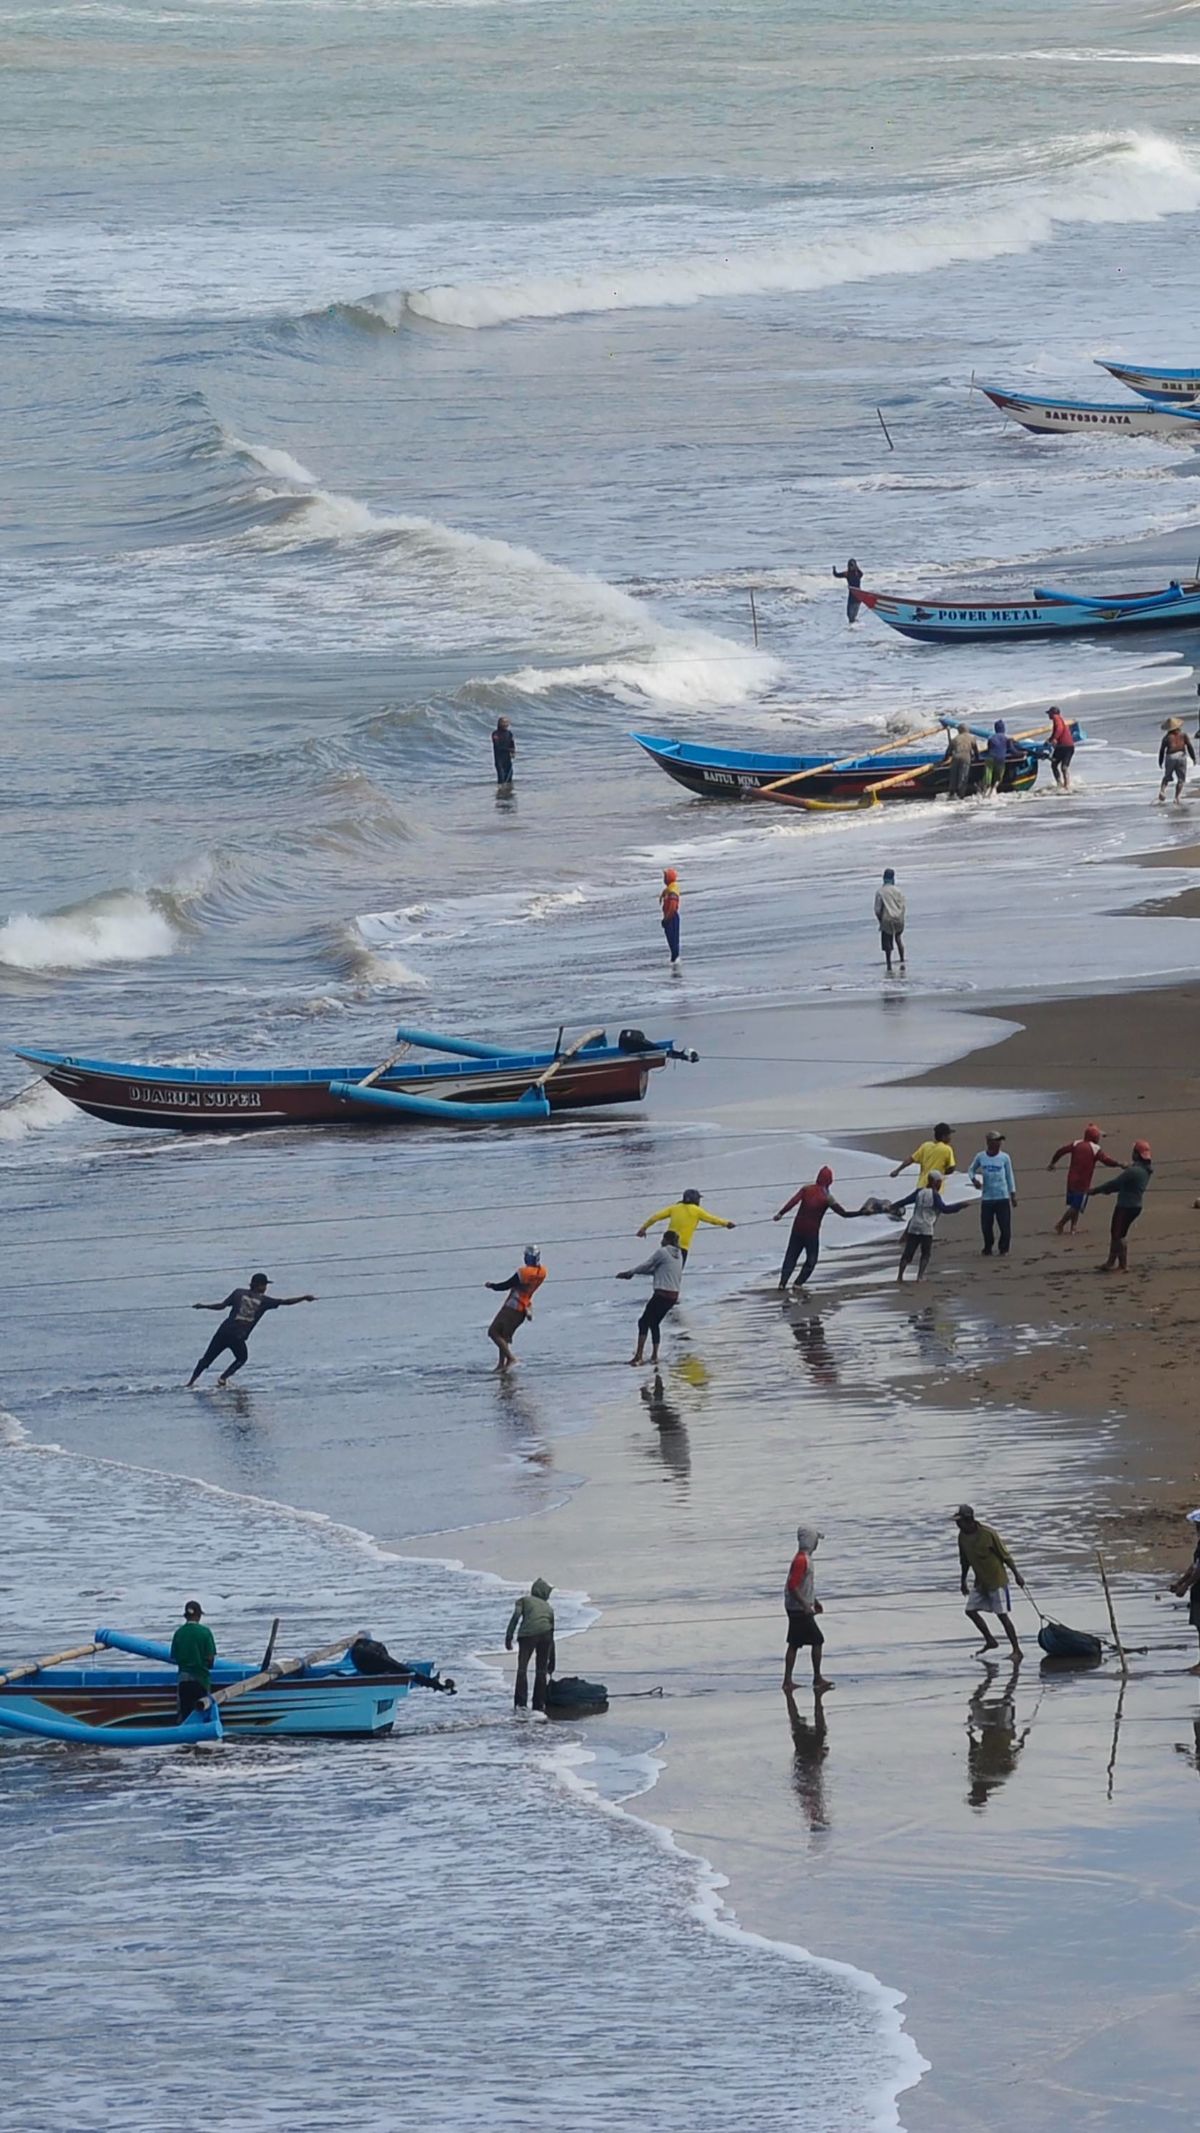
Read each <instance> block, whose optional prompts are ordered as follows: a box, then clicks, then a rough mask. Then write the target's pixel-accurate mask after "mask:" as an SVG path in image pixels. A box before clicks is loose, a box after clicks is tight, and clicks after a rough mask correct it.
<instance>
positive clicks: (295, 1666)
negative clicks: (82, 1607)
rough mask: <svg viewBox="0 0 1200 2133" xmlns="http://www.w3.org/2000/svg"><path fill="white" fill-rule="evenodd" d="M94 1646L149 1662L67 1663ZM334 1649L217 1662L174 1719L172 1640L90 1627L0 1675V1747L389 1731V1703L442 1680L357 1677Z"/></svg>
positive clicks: (411, 1672) (405, 1673)
mask: <svg viewBox="0 0 1200 2133" xmlns="http://www.w3.org/2000/svg"><path fill="white" fill-rule="evenodd" d="M98 1651H103V1652H107V1651H114V1652H125V1653H129V1654H131V1655H132V1656H133V1657H135V1658H137V1659H140V1660H142V1661H143V1662H146V1661H149V1662H151V1663H150V1664H145V1663H143V1664H142V1665H140V1666H113V1665H109V1664H103V1663H101V1664H92V1665H89V1664H86V1663H85V1664H75V1663H72V1662H74V1661H78V1660H85V1661H86V1659H87V1658H88V1657H90V1655H91V1654H92V1653H94V1652H98ZM333 1652H334V1657H333V1658H332V1660H325V1661H323V1660H322V1659H321V1658H320V1657H318V1656H317V1655H316V1654H312V1655H310V1657H309V1658H308V1659H302V1660H298V1661H297V1660H288V1661H284V1662H283V1663H282V1664H281V1665H279V1666H277V1667H272V1666H270V1665H268V1666H266V1667H265V1668H264V1667H262V1666H261V1665H259V1666H255V1665H254V1664H253V1663H251V1662H249V1661H238V1660H232V1659H218V1660H217V1661H216V1662H215V1663H214V1666H213V1669H212V1686H213V1692H214V1693H213V1699H212V1702H211V1703H210V1705H209V1706H208V1707H207V1709H205V1708H201V1709H200V1710H198V1711H196V1712H193V1714H192V1715H191V1717H189V1718H187V1719H184V1720H183V1721H182V1722H180V1721H179V1719H178V1717H177V1697H176V1681H177V1678H178V1677H177V1672H176V1668H175V1667H174V1665H173V1663H172V1660H171V1648H170V1646H169V1645H168V1644H160V1643H157V1642H156V1641H155V1640H154V1639H153V1638H149V1637H138V1636H132V1635H130V1634H129V1633H128V1632H127V1631H124V1630H118V1629H98V1630H97V1631H96V1632H95V1636H94V1639H93V1641H92V1643H91V1644H89V1645H81V1646H77V1647H76V1648H75V1649H74V1651H72V1652H69V1653H67V1652H59V1653H55V1654H53V1655H52V1656H51V1657H50V1658H48V1659H42V1660H34V1661H31V1662H29V1663H28V1664H27V1665H25V1666H18V1667H14V1668H13V1669H12V1670H11V1671H10V1672H8V1673H3V1674H0V1745H2V1744H3V1742H4V1740H5V1739H6V1738H15V1737H17V1736H22V1737H36V1738H40V1739H43V1740H60V1741H75V1742H79V1743H81V1744H82V1743H86V1742H88V1741H91V1742H94V1743H95V1744H97V1745H99V1746H101V1747H105V1746H112V1747H131V1748H142V1747H164V1746H166V1747H177V1746H180V1745H187V1744H189V1743H192V1742H196V1741H212V1740H220V1739H222V1738H224V1737H227V1736H228V1735H231V1734H232V1735H236V1736H237V1737H238V1738H239V1739H260V1738H266V1737H268V1736H269V1737H271V1738H274V1737H276V1736H285V1735H286V1736H288V1737H289V1738H292V1739H310V1738H315V1737H317V1736H324V1737H327V1738H350V1737H352V1736H357V1735H364V1734H375V1733H390V1732H391V1730H392V1727H393V1725H394V1723H395V1719H396V1708H397V1705H398V1704H400V1703H402V1702H403V1701H404V1699H405V1697H406V1696H407V1695H408V1694H409V1691H410V1690H411V1688H412V1687H413V1685H414V1683H417V1685H418V1686H420V1685H424V1686H426V1687H429V1688H440V1687H444V1686H447V1684H444V1683H443V1682H442V1681H441V1679H440V1677H439V1675H438V1670H437V1668H436V1667H435V1666H434V1664H433V1662H432V1661H431V1660H428V1659H413V1660H409V1661H406V1662H405V1664H404V1667H403V1669H402V1671H400V1672H397V1673H388V1674H362V1673H359V1672H358V1671H357V1669H356V1668H355V1666H354V1663H353V1661H352V1659H351V1657H350V1652H349V1640H346V1641H345V1642H344V1643H342V1642H339V1644H337V1645H335V1646H334V1647H333ZM231 1692H236V1693H231Z"/></svg>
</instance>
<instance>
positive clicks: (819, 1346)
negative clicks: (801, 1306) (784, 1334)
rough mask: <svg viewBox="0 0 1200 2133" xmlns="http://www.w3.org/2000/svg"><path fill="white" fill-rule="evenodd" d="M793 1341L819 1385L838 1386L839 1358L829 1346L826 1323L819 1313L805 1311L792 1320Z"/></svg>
mask: <svg viewBox="0 0 1200 2133" xmlns="http://www.w3.org/2000/svg"><path fill="white" fill-rule="evenodd" d="M792 1339H793V1340H794V1341H795V1343H796V1346H797V1348H798V1349H799V1350H800V1353H801V1355H802V1356H803V1357H804V1360H805V1362H806V1363H807V1365H808V1367H809V1370H810V1371H811V1372H812V1375H813V1377H814V1379H815V1380H816V1382H817V1384H818V1385H836V1384H837V1382H838V1366H837V1357H836V1356H835V1355H834V1352H833V1350H832V1348H831V1347H830V1345H829V1337H828V1335H827V1333H826V1331H825V1321H824V1319H823V1318H822V1317H821V1314H820V1312H819V1311H805V1312H804V1314H803V1316H800V1315H797V1316H796V1317H795V1318H794V1319H793V1320H792Z"/></svg>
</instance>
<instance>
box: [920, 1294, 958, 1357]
mask: <svg viewBox="0 0 1200 2133" xmlns="http://www.w3.org/2000/svg"><path fill="white" fill-rule="evenodd" d="M908 1322H909V1325H910V1326H911V1327H912V1331H913V1342H914V1345H915V1347H916V1351H917V1354H918V1355H919V1356H920V1358H921V1361H922V1362H923V1363H930V1364H933V1365H934V1366H937V1365H940V1364H942V1363H948V1362H950V1361H951V1360H952V1358H953V1355H954V1343H955V1339H956V1337H957V1333H958V1327H957V1326H956V1325H955V1322H954V1320H953V1318H951V1316H950V1314H949V1312H947V1311H946V1310H945V1309H944V1308H943V1307H942V1306H941V1305H939V1304H936V1303H927V1304H925V1305H924V1306H923V1307H922V1309H921V1310H919V1311H912V1312H910V1313H909V1321H908Z"/></svg>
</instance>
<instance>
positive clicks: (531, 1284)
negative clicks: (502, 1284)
mask: <svg viewBox="0 0 1200 2133" xmlns="http://www.w3.org/2000/svg"><path fill="white" fill-rule="evenodd" d="M545 1279H546V1269H545V1267H544V1266H523V1267H521V1269H520V1270H519V1272H518V1274H517V1283H518V1286H517V1290H516V1293H515V1294H514V1296H513V1299H512V1300H513V1302H514V1304H515V1305H516V1307H517V1309H518V1311H520V1313H521V1315H522V1317H528V1315H529V1313H530V1311H532V1309H533V1299H534V1297H535V1296H536V1295H537V1292H538V1290H539V1289H540V1288H541V1286H542V1283H543V1282H544V1280H545Z"/></svg>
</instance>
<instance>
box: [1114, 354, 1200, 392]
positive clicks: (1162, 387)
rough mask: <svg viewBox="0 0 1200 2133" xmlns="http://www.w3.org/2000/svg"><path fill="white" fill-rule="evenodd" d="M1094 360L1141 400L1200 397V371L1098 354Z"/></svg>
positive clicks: (1180, 366) (1176, 365)
mask: <svg viewBox="0 0 1200 2133" xmlns="http://www.w3.org/2000/svg"><path fill="white" fill-rule="evenodd" d="M1095 361H1096V362H1097V363H1098V365H1099V367H1100V369H1101V370H1107V371H1108V372H1109V374H1110V376H1111V377H1114V378H1116V379H1117V381H1118V383H1119V384H1121V385H1127V386H1128V387H1129V390H1130V392H1131V393H1140V394H1141V397H1142V399H1143V400H1182V401H1185V402H1186V401H1188V400H1200V370H1190V369H1188V368H1187V367H1186V366H1184V365H1180V364H1172V365H1168V366H1167V367H1166V368H1163V367H1162V366H1160V365H1158V364H1155V363H1114V362H1112V361H1111V360H1110V359H1109V358H1108V357H1107V356H1097V357H1096V358H1095Z"/></svg>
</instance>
